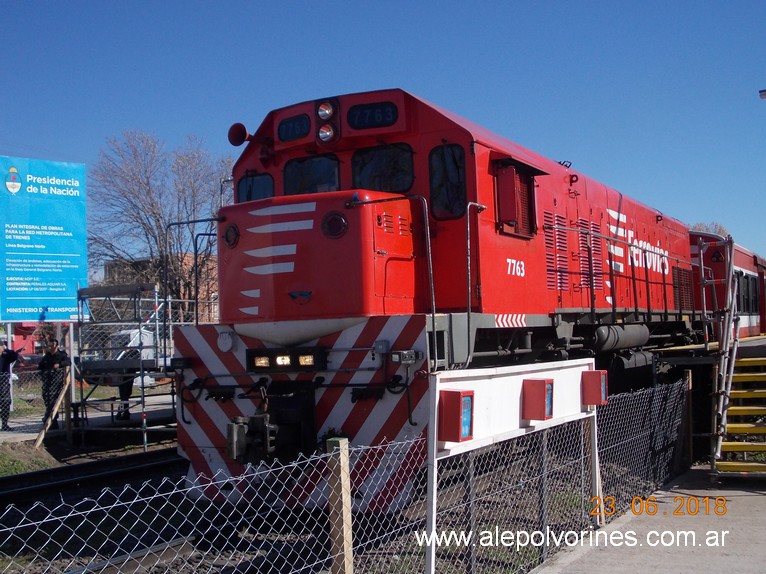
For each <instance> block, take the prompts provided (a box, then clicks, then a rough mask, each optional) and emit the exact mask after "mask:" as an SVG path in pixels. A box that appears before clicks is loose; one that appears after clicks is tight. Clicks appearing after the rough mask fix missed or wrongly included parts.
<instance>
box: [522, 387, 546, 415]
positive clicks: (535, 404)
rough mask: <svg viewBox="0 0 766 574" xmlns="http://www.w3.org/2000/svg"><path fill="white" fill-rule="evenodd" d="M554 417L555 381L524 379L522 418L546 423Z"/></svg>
mask: <svg viewBox="0 0 766 574" xmlns="http://www.w3.org/2000/svg"><path fill="white" fill-rule="evenodd" d="M552 417H553V379H524V382H523V383H522V390H521V418H522V419H525V420H528V421H529V420H536V421H545V420H548V419H549V418H552Z"/></svg>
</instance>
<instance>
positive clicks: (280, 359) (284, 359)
mask: <svg viewBox="0 0 766 574" xmlns="http://www.w3.org/2000/svg"><path fill="white" fill-rule="evenodd" d="M275 358H276V364H277V367H289V366H290V355H277V356H276V357H275Z"/></svg>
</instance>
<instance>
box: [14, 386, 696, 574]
mask: <svg viewBox="0 0 766 574" xmlns="http://www.w3.org/2000/svg"><path fill="white" fill-rule="evenodd" d="M686 397H687V389H686V384H685V383H684V382H678V383H676V384H672V385H667V386H662V387H657V388H654V389H648V390H645V391H640V392H636V393H632V394H627V395H617V396H613V397H611V398H610V401H609V404H608V405H606V406H604V407H599V408H598V412H597V423H598V444H599V454H600V458H601V464H600V466H601V477H602V492H603V494H604V496H606V495H610V496H614V497H615V498H617V499H618V505H619V506H620V507H621V508H627V506H628V505H629V504H630V501H631V499H632V498H633V497H635V496H646V495H648V494H649V493H651V492H652V491H653V490H655V489H656V487H657V486H659V485H661V484H662V483H663V482H665V481H666V480H668V479H670V478H671V477H672V476H673V473H674V472H676V471H678V470H680V469H682V465H681V464H680V463H679V460H680V451H681V450H682V448H681V445H682V443H683V440H684V436H685V435H684V434H683V433H684V430H683V427H684V424H683V423H684V421H685V414H684V413H685V409H686ZM593 420H594V419H593V417H590V418H585V419H580V420H576V421H573V422H569V423H565V424H563V425H560V426H557V427H551V428H548V429H546V430H541V431H537V432H533V433H530V434H527V435H524V436H521V437H518V438H514V439H511V440H507V441H504V442H501V443H497V444H494V445H489V446H485V447H482V448H479V449H476V450H474V451H471V452H465V453H462V454H458V455H455V456H452V457H449V458H445V459H441V460H439V461H438V465H437V468H438V475H437V478H436V484H437V489H438V491H437V505H436V515H435V519H434V524H435V532H434V533H433V536H432V537H431V538H429V534H428V533H427V515H428V509H429V505H428V502H427V483H428V480H427V473H426V467H425V465H422V464H421V463H420V462H419V461H421V460H422V457H418V456H413V455H412V453H413V452H420V453H422V452H425V451H426V447H427V445H426V439H423V438H419V439H416V440H414V441H407V442H401V443H390V444H386V445H380V446H376V447H363V448H362V447H358V448H357V447H353V448H350V449H348V451H346V450H344V449H343V448H340V449H336V450H334V451H333V452H331V453H328V454H322V455H317V456H313V457H310V458H306V459H302V460H299V461H297V462H294V463H292V464H286V465H285V464H278V463H274V464H273V465H271V466H269V465H266V464H262V465H261V466H259V467H248V469H247V471H246V472H245V473H244V474H242V475H240V476H236V477H229V476H223V475H216V476H214V477H208V478H205V477H202V478H199V479H197V480H195V481H194V482H190V481H188V480H181V481H172V480H169V479H167V478H165V479H157V480H155V481H149V482H145V483H142V484H138V485H127V486H126V487H125V488H124V489H122V490H119V491H116V490H113V489H107V490H103V491H101V492H97V493H96V492H94V493H93V497H92V498H87V499H78V500H67V498H66V496H63V497H60V499H58V500H57V501H56V502H55V503H51V502H38V503H36V504H34V505H32V506H30V507H16V506H11V507H9V508H6V509H5V510H3V511H1V512H0V572H29V573H36V572H72V573H74V572H83V573H84V572H150V573H159V572H181V573H183V572H190V573H191V572H226V573H234V572H278V573H281V572H285V573H286V572H303V573H309V572H316V573H319V572H328V571H330V570H331V569H332V571H333V572H351V571H352V570H353V571H354V572H370V573H386V574H394V573H398V572H402V573H404V572H423V571H426V569H427V557H426V556H427V547H428V546H429V545H430V546H431V548H435V551H434V552H435V554H434V556H435V571H437V572H440V573H445V572H446V573H449V572H456V573H457V572H461V573H462V572H503V573H507V572H527V571H529V570H531V569H532V568H533V567H535V566H536V565H538V564H539V563H540V562H542V561H543V560H545V558H546V557H547V556H548V555H549V554H551V553H552V552H554V551H555V550H557V549H558V548H561V547H563V546H566V545H571V544H572V543H576V542H577V540H579V538H580V537H581V536H587V535H588V532H590V531H591V529H592V528H594V526H595V522H596V516H595V514H596V513H594V500H593V492H594V486H595V485H594V480H593V471H592V463H593V453H592V452H591V445H592V444H593V443H592V440H591V439H592V436H591V432H592V426H591V425H592V424H593ZM344 457H347V459H346V458H344ZM346 460H347V462H346ZM391 469H396V470H391ZM357 507H358V508H361V509H362V510H360V511H358V512H352V508H357ZM508 533H510V535H509V534H508ZM521 533H526V535H527V539H526V541H525V542H526V543H525V544H523V545H520V544H519V543H520V542H521V541H520V540H519V538H520V535H521ZM538 533H540V534H538ZM509 536H513V538H509Z"/></svg>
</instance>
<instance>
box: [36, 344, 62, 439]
mask: <svg viewBox="0 0 766 574" xmlns="http://www.w3.org/2000/svg"><path fill="white" fill-rule="evenodd" d="M67 366H69V355H67V354H66V351H64V350H63V349H59V342H58V341H56V340H55V339H53V340H51V341H50V343H49V345H48V348H47V349H46V350H45V355H43V358H42V359H41V360H40V365H39V366H38V369H39V370H40V375H41V376H42V379H43V402H44V403H45V416H44V417H43V421H46V420H47V419H48V418H49V417H51V416H53V420H52V421H51V426H50V428H51V429H57V428H58V427H59V423H58V418H59V414H58V411H57V412H55V413H54V412H53V407H55V406H56V399H58V396H59V394H60V393H61V389H62V388H63V387H64V380H65V375H66V369H65V367H67Z"/></svg>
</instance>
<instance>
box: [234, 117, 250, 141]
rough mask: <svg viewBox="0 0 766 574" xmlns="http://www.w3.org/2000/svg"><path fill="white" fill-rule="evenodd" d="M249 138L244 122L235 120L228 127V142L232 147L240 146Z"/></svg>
mask: <svg viewBox="0 0 766 574" xmlns="http://www.w3.org/2000/svg"><path fill="white" fill-rule="evenodd" d="M249 139H250V134H249V133H247V128H246V127H245V125H244V124H241V123H239V122H237V123H236V124H232V126H231V127H230V128H229V143H230V144H231V145H233V146H234V147H239V146H241V145H242V144H243V143H245V142H246V141H247V140H249Z"/></svg>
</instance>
